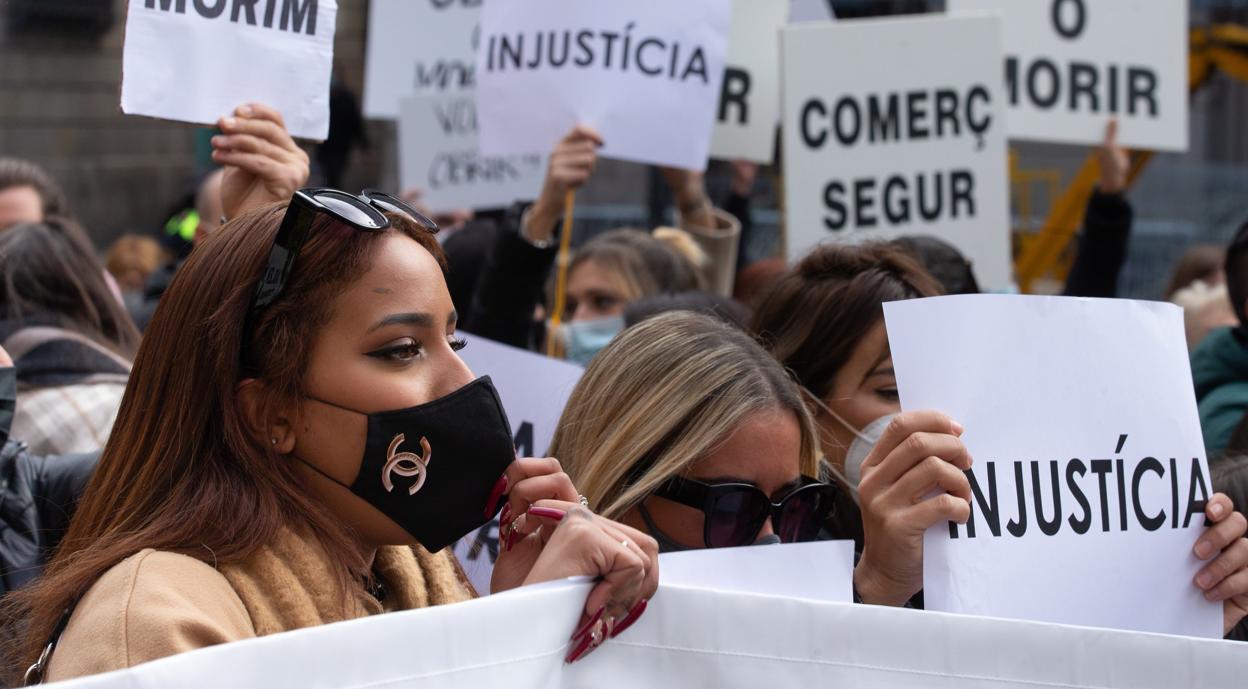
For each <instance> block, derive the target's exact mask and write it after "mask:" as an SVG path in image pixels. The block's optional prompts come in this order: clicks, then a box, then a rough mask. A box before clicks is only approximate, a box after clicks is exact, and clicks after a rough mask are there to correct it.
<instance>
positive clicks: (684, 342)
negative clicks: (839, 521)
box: [551, 312, 839, 551]
mask: <svg viewBox="0 0 1248 689" xmlns="http://www.w3.org/2000/svg"><path fill="white" fill-rule="evenodd" d="M818 451H819V444H818V440H817V436H816V435H815V428H814V425H813V423H812V421H811V418H810V415H809V414H808V413H807V411H806V409H805V406H804V405H803V403H802V399H801V397H800V396H799V394H798V391H797V388H796V387H795V386H794V384H793V382H792V381H791V380H790V379H789V378H788V376H787V375H786V374H785V372H784V370H783V369H781V368H780V366H779V365H777V364H776V363H775V361H774V360H773V359H771V358H770V357H769V356H768V355H767V353H766V352H765V351H763V349H762V348H760V347H759V346H758V345H757V344H755V343H754V341H753V340H751V339H750V337H749V336H748V335H746V334H745V333H744V332H742V331H740V330H738V329H736V328H733V327H732V326H730V325H727V324H724V323H723V322H721V321H719V320H716V319H713V318H711V317H709V316H702V315H696V314H692V313H688V312H673V313H669V314H664V315H661V316H657V317H655V318H652V319H649V320H647V321H643V322H642V323H640V324H638V325H636V326H634V327H632V328H629V329H628V330H626V331H624V332H623V333H621V334H620V336H619V337H617V338H616V339H615V340H614V341H613V342H612V343H611V344H609V345H608V346H607V347H606V348H605V349H603V351H602V353H601V354H599V356H598V357H596V358H595V359H594V361H593V362H592V363H591V364H590V366H589V368H588V369H587V370H586V372H585V376H584V377H583V378H582V379H581V381H580V383H579V384H578V385H577V387H576V389H575V390H574V391H573V392H572V396H571V398H570V399H569V400H568V405H567V407H566V411H565V412H564V415H563V418H562V419H561V420H560V423H559V427H558V429H557V430H556V431H555V437H554V440H553V443H552V446H551V454H552V455H553V456H556V457H559V459H560V461H562V462H563V464H564V467H565V468H566V470H567V471H568V473H569V474H570V475H572V476H575V477H576V480H577V481H578V482H579V483H578V484H577V485H579V486H580V488H581V491H582V492H583V493H584V495H585V496H586V497H587V498H589V501H590V504H591V505H593V506H594V508H595V509H597V510H599V511H600V513H601V514H604V515H607V514H609V515H613V517H612V518H614V519H617V520H620V521H623V522H624V523H626V524H630V525H634V526H635V528H638V529H641V530H644V531H648V532H650V534H651V535H652V536H653V537H654V538H655V539H656V540H658V541H659V548H660V550H661V551H672V550H684V549H689V548H702V547H724V546H737V545H749V544H751V543H757V542H763V543H768V542H776V541H786V542H788V541H809V540H815V539H816V538H818V537H819V535H820V532H821V530H823V529H824V526H825V523H826V521H827V519H828V518H831V517H833V515H834V512H835V509H834V506H835V503H836V501H837V499H838V494H839V492H838V491H837V490H836V488H835V487H834V486H833V485H831V484H827V483H821V482H819V481H818V480H816V479H817V477H818V476H819V473H820V472H819V459H818V457H819V454H818Z"/></svg>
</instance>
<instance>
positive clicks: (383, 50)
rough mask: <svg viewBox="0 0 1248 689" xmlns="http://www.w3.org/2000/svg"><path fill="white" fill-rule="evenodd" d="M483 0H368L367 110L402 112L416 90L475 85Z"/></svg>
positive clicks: (382, 114)
mask: <svg viewBox="0 0 1248 689" xmlns="http://www.w3.org/2000/svg"><path fill="white" fill-rule="evenodd" d="M481 2H482V0H370V2H369V3H368V53H367V59H366V60H365V70H364V115H365V116H367V117H377V118H383V119H388V120H395V119H398V117H399V102H400V101H401V100H402V99H404V98H406V97H408V96H414V95H434V94H439V93H459V92H462V91H467V90H471V89H472V87H473V72H474V71H475V70H476V64H475V63H476V35H477V24H478V22H479V21H480V17H481Z"/></svg>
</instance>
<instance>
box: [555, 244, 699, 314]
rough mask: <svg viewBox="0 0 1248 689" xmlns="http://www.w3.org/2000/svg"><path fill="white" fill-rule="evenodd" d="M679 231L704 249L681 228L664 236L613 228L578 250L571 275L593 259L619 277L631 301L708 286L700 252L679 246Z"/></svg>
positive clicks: (695, 248)
mask: <svg viewBox="0 0 1248 689" xmlns="http://www.w3.org/2000/svg"><path fill="white" fill-rule="evenodd" d="M675 232H679V233H680V234H682V235H685V237H686V238H688V239H689V243H690V244H693V245H694V246H693V247H692V248H693V250H694V251H700V249H698V248H697V246H696V244H695V243H694V242H693V239H692V238H691V237H688V234H687V233H685V232H683V231H681V230H672V229H670V228H669V229H668V230H666V231H665V232H664V233H663V235H662V237H663V238H662V239H660V238H658V237H656V236H654V235H651V234H650V233H649V232H644V231H642V230H634V229H621V230H611V231H609V232H604V233H602V234H600V235H598V236H597V237H594V238H593V239H591V240H589V241H588V242H586V243H585V244H584V245H583V246H581V248H579V249H577V250H576V253H575V254H573V256H572V262H571V263H570V264H569V265H568V274H569V275H571V274H572V273H573V272H574V271H575V270H576V269H577V267H578V266H580V265H581V264H582V263H585V262H586V261H593V262H595V263H597V264H598V265H600V266H601V267H602V268H603V269H604V270H607V271H609V272H611V273H613V274H614V275H615V277H617V278H618V280H619V284H620V286H621V287H622V288H623V290H624V292H625V293H624V295H623V296H624V298H625V300H627V301H630V302H632V301H636V300H638V299H641V298H643V297H653V296H656V295H660V294H678V293H680V292H692V291H695V290H701V289H704V288H705V287H706V284H705V282H704V280H703V279H702V273H701V271H700V269H699V267H698V266H697V265H696V264H695V261H696V259H697V255H696V254H686V253H685V248H688V247H685V248H678V245H679V244H680V239H679V238H678V237H676V236H675V235H674V234H673V233H675ZM547 291H548V295H547V296H548V297H549V299H548V302H549V303H551V304H553V303H554V298H553V295H554V282H553V280H552V281H551V282H550V283H549V284H548V285H547Z"/></svg>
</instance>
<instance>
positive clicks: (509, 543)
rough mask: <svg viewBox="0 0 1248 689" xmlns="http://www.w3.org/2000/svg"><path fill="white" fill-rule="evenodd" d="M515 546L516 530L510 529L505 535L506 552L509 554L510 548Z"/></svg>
mask: <svg viewBox="0 0 1248 689" xmlns="http://www.w3.org/2000/svg"><path fill="white" fill-rule="evenodd" d="M515 544H516V530H515V529H512V530H511V531H510V532H508V534H507V552H509V553H510V552H511V547H512V546H514V545H515Z"/></svg>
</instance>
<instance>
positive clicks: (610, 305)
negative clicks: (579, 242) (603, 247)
mask: <svg viewBox="0 0 1248 689" xmlns="http://www.w3.org/2000/svg"><path fill="white" fill-rule="evenodd" d="M627 295H628V287H627V285H625V284H624V280H623V279H622V278H621V277H620V275H619V273H617V272H616V271H613V270H610V269H608V268H606V266H603V265H602V264H601V263H598V262H597V261H595V260H594V259H592V258H591V259H587V260H585V261H582V262H581V263H579V264H577V266H576V268H574V269H573V270H572V272H571V274H569V275H568V301H567V310H566V311H565V313H566V320H567V321H569V322H570V321H585V320H591V319H595V318H607V317H609V316H618V315H620V314H622V313H624V307H625V306H627V305H628V301H629V300H628V296H627Z"/></svg>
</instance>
